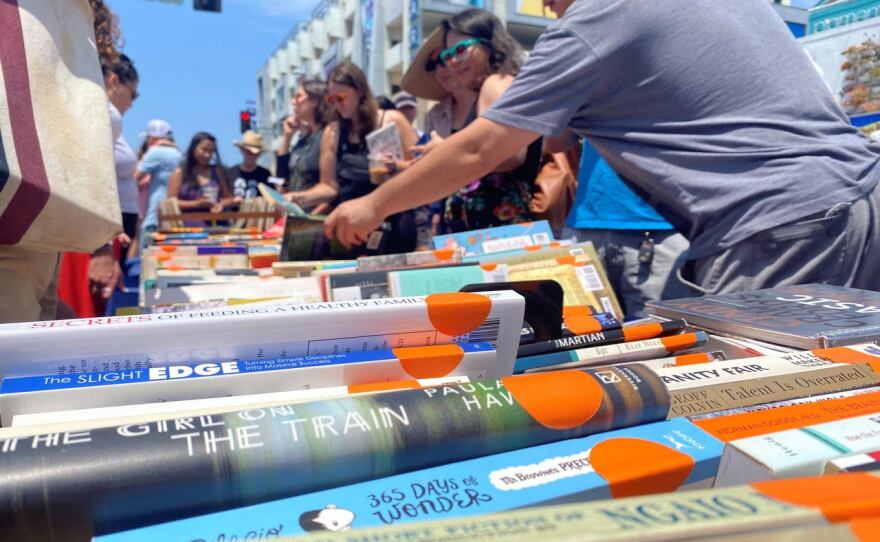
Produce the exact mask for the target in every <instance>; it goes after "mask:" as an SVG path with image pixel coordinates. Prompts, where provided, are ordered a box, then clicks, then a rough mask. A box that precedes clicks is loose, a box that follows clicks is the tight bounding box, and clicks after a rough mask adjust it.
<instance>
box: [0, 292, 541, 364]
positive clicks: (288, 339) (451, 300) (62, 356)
mask: <svg viewBox="0 0 880 542" xmlns="http://www.w3.org/2000/svg"><path fill="white" fill-rule="evenodd" d="M524 311H525V307H524V300H523V298H522V296H520V295H519V294H517V293H515V292H512V291H500V292H483V293H479V294H477V293H449V294H433V295H429V296H425V297H405V298H396V299H365V300H358V301H341V302H330V303H314V304H308V305H293V304H275V305H261V306H251V307H249V306H236V307H226V308H220V309H215V310H204V311H196V312H184V313H173V314H158V315H156V314H150V315H144V314H142V315H137V316H126V317H113V318H88V319H78V320H57V321H51V322H29V323H21V324H4V325H0V344H2V345H3V346H2V353H3V356H2V358H0V374H7V375H14V376H43V375H50V374H55V375H71V374H74V375H75V374H78V373H88V372H96V371H122V370H131V369H148V368H151V367H161V366H168V365H177V364H197V363H199V362H200V361H204V360H207V361H215V360H222V359H274V358H289V357H296V356H307V355H319V354H326V353H345V352H369V351H372V350H377V349H387V348H400V347H409V346H430V345H435V344H451V343H473V342H490V343H492V344H493V346H495V348H496V349H497V351H498V361H497V365H496V366H495V370H494V371H492V372H491V373H488V374H487V375H486V377H487V378H497V377H500V376H506V375H509V374H511V373H512V371H513V362H514V359H515V357H516V348H517V345H518V344H519V337H520V334H521V333H522V321H523V314H524ZM11 367H12V368H11Z"/></svg>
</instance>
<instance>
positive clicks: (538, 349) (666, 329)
mask: <svg viewBox="0 0 880 542" xmlns="http://www.w3.org/2000/svg"><path fill="white" fill-rule="evenodd" d="M606 314H609V315H610V313H606ZM593 320H595V322H596V325H597V326H599V329H598V330H596V331H595V332H592V333H588V334H586V335H574V336H572V337H566V338H563V339H556V340H552V341H543V342H539V343H534V344H524V345H520V347H519V350H518V351H517V357H518V358H523V357H528V356H537V355H541V354H549V353H551V352H564V351H567V350H575V349H578V348H583V347H585V346H603V345H606V344H617V343H622V342H633V341H643V340H647V339H655V338H657V337H663V336H666V335H672V334H674V333H680V332H681V331H684V329H685V327H686V326H687V324H686V323H685V321H684V320H673V321H669V322H662V323H656V324H639V325H635V326H627V327H624V328H620V327H619V325H618V326H614V325H611V326H609V327H608V328H603V324H602V321H601V320H599V319H597V318H593ZM615 323H616V321H615Z"/></svg>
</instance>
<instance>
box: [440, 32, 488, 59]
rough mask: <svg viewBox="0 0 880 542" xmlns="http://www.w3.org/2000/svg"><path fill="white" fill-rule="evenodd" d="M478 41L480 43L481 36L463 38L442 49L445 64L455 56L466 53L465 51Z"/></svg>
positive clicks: (441, 55) (441, 57)
mask: <svg viewBox="0 0 880 542" xmlns="http://www.w3.org/2000/svg"><path fill="white" fill-rule="evenodd" d="M478 43H480V39H479V38H467V39H464V40H461V41H460V42H458V43H456V44H454V45H453V46H452V47H449V48H448V49H443V50H442V51H440V60H441V61H442V62H443V63H444V64H446V63H448V62H449V61H450V60H452V59H453V58H455V57H457V56H461V55H463V54H465V52H467V50H468V48H469V47H470V46H471V45H476V44H478Z"/></svg>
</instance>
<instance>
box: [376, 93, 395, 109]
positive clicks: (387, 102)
mask: <svg viewBox="0 0 880 542" xmlns="http://www.w3.org/2000/svg"><path fill="white" fill-rule="evenodd" d="M376 103H377V104H378V105H379V109H385V110H391V109H397V107H396V106H395V105H394V102H392V101H391V99H390V98H388V96H376Z"/></svg>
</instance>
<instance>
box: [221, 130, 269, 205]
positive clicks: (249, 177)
mask: <svg viewBox="0 0 880 542" xmlns="http://www.w3.org/2000/svg"><path fill="white" fill-rule="evenodd" d="M233 144H234V145H235V146H236V147H238V148H239V149H240V150H241V163H240V164H238V165H236V166H232V167H231V168H229V169H228V170H226V178H227V179H229V185H230V188H231V189H232V195H233V196H234V197H235V199H237V200H243V199H252V198H258V197H260V191H259V190H258V189H257V185H259V184H260V183H262V184H269V176H270V173H269V170H268V169H266V168H264V167H262V166H259V165H257V160H259V159H260V155H261V154H263V150H264V148H263V136H262V135H260V134H258V133H256V132H254V131H252V130H248V131H247V132H245V133H244V134H242V136H241V141H234V142H233Z"/></svg>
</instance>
